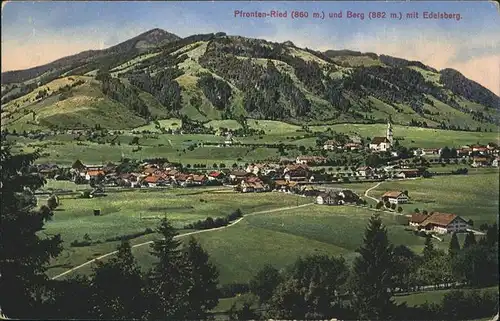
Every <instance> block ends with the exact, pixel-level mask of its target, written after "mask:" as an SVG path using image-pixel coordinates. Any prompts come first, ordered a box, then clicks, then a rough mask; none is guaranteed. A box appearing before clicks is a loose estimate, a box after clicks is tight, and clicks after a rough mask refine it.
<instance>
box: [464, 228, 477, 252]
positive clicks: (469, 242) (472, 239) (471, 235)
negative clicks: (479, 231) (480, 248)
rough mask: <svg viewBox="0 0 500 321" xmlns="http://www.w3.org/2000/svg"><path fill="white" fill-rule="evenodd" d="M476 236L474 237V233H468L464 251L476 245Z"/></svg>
mask: <svg viewBox="0 0 500 321" xmlns="http://www.w3.org/2000/svg"><path fill="white" fill-rule="evenodd" d="M476 244H477V242H476V236H475V235H474V232H468V233H467V235H466V236H465V241H464V249H466V248H469V247H471V246H473V245H476Z"/></svg>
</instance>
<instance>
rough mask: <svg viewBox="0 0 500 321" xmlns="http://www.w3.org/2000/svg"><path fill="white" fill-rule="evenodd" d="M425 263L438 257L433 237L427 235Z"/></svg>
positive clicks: (424, 252)
mask: <svg viewBox="0 0 500 321" xmlns="http://www.w3.org/2000/svg"><path fill="white" fill-rule="evenodd" d="M422 254H423V256H424V261H428V260H430V259H432V258H433V257H434V256H435V255H436V250H435V249H434V244H433V243H432V236H430V235H427V237H426V238H425V244H424V250H423V251H422Z"/></svg>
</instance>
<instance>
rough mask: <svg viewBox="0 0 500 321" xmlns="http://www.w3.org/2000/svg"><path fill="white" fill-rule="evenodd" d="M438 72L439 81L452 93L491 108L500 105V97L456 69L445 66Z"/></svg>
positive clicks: (496, 107)
mask: <svg viewBox="0 0 500 321" xmlns="http://www.w3.org/2000/svg"><path fill="white" fill-rule="evenodd" d="M439 73H440V74H441V75H440V77H439V82H441V83H442V84H443V85H444V87H445V88H447V89H449V90H451V91H452V92H453V93H454V94H456V95H460V96H463V97H465V98H467V99H468V100H470V101H473V102H475V103H478V104H481V105H484V106H487V107H490V108H493V109H498V106H500V97H498V96H497V95H495V94H494V93H492V92H491V91H490V90H488V89H486V88H485V87H483V86H481V85H480V84H478V83H477V82H475V81H472V80H469V79H467V78H466V77H465V76H463V75H462V74H461V73H459V72H458V71H456V70H454V69H449V68H447V69H443V70H441V71H440V72H439Z"/></svg>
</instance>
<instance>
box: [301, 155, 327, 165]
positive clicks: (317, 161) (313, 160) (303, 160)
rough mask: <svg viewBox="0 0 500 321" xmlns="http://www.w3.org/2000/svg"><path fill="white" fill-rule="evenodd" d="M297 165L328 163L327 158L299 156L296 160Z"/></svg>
mask: <svg viewBox="0 0 500 321" xmlns="http://www.w3.org/2000/svg"><path fill="white" fill-rule="evenodd" d="M295 162H296V163H297V164H303V165H308V164H323V163H325V162H326V158H325V157H322V156H298V157H297V158H296V160H295Z"/></svg>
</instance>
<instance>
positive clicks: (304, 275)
mask: <svg viewBox="0 0 500 321" xmlns="http://www.w3.org/2000/svg"><path fill="white" fill-rule="evenodd" d="M347 275H348V269H347V266H346V264H345V261H344V259H343V258H335V257H328V256H326V255H313V256H309V257H306V258H299V259H298V260H297V261H296V262H295V264H294V265H293V266H292V267H291V269H290V270H289V272H288V273H287V275H285V277H284V279H285V281H284V282H282V283H280V285H278V287H277V288H276V290H275V291H274V293H273V296H272V297H271V299H270V300H269V317H271V318H279V319H292V318H293V319H312V318H327V317H328V316H331V315H336V314H337V308H339V306H338V305H337V304H336V303H338V302H339V297H338V292H339V290H340V287H341V286H342V285H343V284H344V283H345V281H346V279H347Z"/></svg>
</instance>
